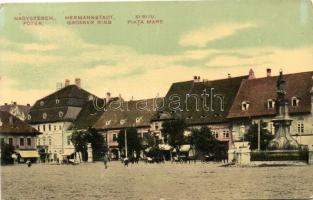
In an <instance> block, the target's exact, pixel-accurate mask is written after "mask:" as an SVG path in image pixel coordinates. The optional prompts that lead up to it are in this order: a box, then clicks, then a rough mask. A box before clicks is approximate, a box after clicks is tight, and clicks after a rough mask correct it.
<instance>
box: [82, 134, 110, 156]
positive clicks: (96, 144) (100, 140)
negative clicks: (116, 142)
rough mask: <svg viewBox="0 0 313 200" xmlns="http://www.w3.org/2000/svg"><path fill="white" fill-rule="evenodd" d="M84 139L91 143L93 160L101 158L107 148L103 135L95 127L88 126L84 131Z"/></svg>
mask: <svg viewBox="0 0 313 200" xmlns="http://www.w3.org/2000/svg"><path fill="white" fill-rule="evenodd" d="M86 137H87V138H86V139H87V142H88V143H91V148H92V154H93V160H94V161H98V160H101V159H102V158H103V156H104V154H105V153H106V152H107V151H108V148H107V146H106V144H105V142H104V137H103V135H102V134H100V133H99V132H98V131H97V130H96V129H94V128H89V129H88V130H87V132H86Z"/></svg>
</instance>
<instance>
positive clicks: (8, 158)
mask: <svg viewBox="0 0 313 200" xmlns="http://www.w3.org/2000/svg"><path fill="white" fill-rule="evenodd" d="M13 153H14V147H13V146H12V145H10V144H7V143H4V142H1V164H2V165H4V164H13V162H14V160H13V158H12V154H13Z"/></svg>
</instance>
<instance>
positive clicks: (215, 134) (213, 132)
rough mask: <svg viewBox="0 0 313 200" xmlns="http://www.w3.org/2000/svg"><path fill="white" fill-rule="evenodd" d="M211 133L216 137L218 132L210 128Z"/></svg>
mask: <svg viewBox="0 0 313 200" xmlns="http://www.w3.org/2000/svg"><path fill="white" fill-rule="evenodd" d="M212 135H213V137H215V138H216V139H217V138H218V132H217V131H214V130H212Z"/></svg>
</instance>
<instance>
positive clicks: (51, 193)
mask: <svg viewBox="0 0 313 200" xmlns="http://www.w3.org/2000/svg"><path fill="white" fill-rule="evenodd" d="M218 166H219V164H202V163H197V164H171V163H166V164H145V163H139V164H138V165H130V166H129V167H128V168H125V167H123V166H122V164H121V163H120V162H110V163H109V168H108V169H107V170H105V169H104V165H103V163H100V162H98V163H85V164H80V165H77V166H71V165H45V164H35V165H33V166H32V167H31V168H28V167H27V166H26V165H15V166H5V167H1V178H2V179H1V184H2V186H1V187H2V199H23V200H24V199H25V200H28V199H40V200H41V199H62V200H63V199H71V200H74V199H84V200H85V199H127V200H129V199H130V200H132V199H134V200H140V199H156V200H161V199H162V200H172V199H182V200H183V199H309V197H311V196H312V195H313V166H297V167H262V168H241V167H228V168H225V167H218Z"/></svg>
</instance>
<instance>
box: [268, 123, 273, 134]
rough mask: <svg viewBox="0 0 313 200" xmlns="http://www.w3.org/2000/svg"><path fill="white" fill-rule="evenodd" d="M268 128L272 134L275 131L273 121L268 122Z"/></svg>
mask: <svg viewBox="0 0 313 200" xmlns="http://www.w3.org/2000/svg"><path fill="white" fill-rule="evenodd" d="M268 130H269V131H270V133H271V134H274V133H275V127H274V123H273V122H269V123H268Z"/></svg>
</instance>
